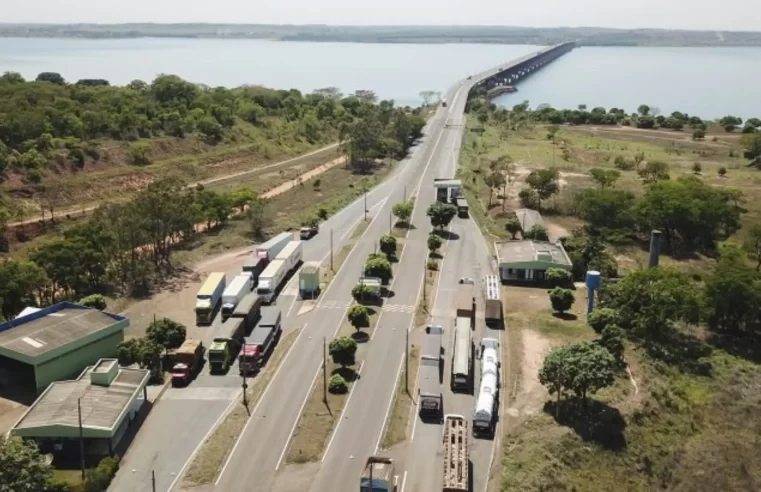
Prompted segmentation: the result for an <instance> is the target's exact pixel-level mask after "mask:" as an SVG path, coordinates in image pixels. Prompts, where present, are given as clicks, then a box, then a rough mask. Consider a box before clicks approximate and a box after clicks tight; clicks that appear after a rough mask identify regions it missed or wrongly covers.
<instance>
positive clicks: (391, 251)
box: [380, 234, 396, 258]
mask: <svg viewBox="0 0 761 492" xmlns="http://www.w3.org/2000/svg"><path fill="white" fill-rule="evenodd" d="M380 250H381V252H383V253H384V254H385V255H386V256H387V257H389V258H391V257H393V256H396V238H395V237H394V236H392V235H391V234H386V235H384V236H383V237H381V238H380Z"/></svg>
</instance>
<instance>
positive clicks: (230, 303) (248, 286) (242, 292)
mask: <svg viewBox="0 0 761 492" xmlns="http://www.w3.org/2000/svg"><path fill="white" fill-rule="evenodd" d="M253 288H254V275H253V274H252V273H251V272H243V273H240V274H238V275H237V276H236V277H235V278H234V279H233V281H232V282H230V285H228V286H227V288H226V289H225V291H224V292H223V293H222V321H224V320H226V319H227V318H229V317H230V316H232V314H233V312H234V311H235V307H236V306H237V305H238V303H239V302H240V301H241V300H243V298H244V297H246V294H249V293H250V292H251V290H252V289H253Z"/></svg>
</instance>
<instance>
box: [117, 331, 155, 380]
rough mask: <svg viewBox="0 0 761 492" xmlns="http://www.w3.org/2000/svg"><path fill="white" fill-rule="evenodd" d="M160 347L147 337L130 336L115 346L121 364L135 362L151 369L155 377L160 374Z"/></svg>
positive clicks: (129, 364)
mask: <svg viewBox="0 0 761 492" xmlns="http://www.w3.org/2000/svg"><path fill="white" fill-rule="evenodd" d="M161 349H162V347H161V346H160V345H158V344H156V343H155V342H153V341H152V340H149V339H148V338H130V339H129V340H125V341H123V342H121V343H120V344H119V345H118V347H117V358H118V360H119V364H120V365H122V366H131V365H132V364H137V365H139V366H140V367H141V368H143V369H148V370H150V371H151V374H152V376H153V377H154V378H155V377H157V376H159V375H160V370H161Z"/></svg>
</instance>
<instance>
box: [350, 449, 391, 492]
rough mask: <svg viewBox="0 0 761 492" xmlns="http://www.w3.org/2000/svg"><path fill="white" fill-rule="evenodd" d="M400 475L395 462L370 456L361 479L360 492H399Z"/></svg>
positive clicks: (381, 457)
mask: <svg viewBox="0 0 761 492" xmlns="http://www.w3.org/2000/svg"><path fill="white" fill-rule="evenodd" d="M398 488H399V475H397V474H396V470H395V467H394V460H392V459H391V458H386V457H383V456H370V457H369V458H367V460H366V461H365V467H364V468H363V469H362V476H361V477H359V492H397V490H398Z"/></svg>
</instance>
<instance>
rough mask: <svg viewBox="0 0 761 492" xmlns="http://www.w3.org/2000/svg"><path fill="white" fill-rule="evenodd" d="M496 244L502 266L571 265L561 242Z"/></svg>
mask: <svg viewBox="0 0 761 492" xmlns="http://www.w3.org/2000/svg"><path fill="white" fill-rule="evenodd" d="M494 246H495V247H496V250H497V261H498V262H499V263H500V267H501V268H505V267H509V266H510V264H511V263H543V264H545V265H547V267H548V268H549V267H553V266H557V267H560V268H570V267H571V259H570V258H569V257H568V254H567V253H566V251H565V249H563V245H562V244H561V243H560V242H557V243H551V242H549V241H502V242H497V243H494ZM553 264H554V265H553Z"/></svg>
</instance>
